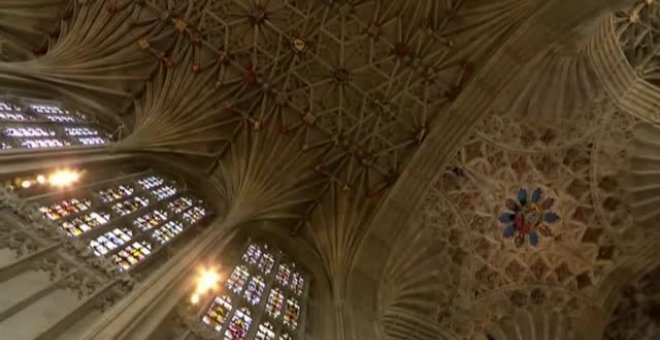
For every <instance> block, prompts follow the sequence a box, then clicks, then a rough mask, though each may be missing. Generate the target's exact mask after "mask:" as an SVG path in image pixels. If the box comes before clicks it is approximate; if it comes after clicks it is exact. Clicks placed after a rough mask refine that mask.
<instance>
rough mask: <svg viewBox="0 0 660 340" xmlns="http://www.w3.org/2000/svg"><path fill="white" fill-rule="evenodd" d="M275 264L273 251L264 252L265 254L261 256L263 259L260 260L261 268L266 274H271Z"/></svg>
mask: <svg viewBox="0 0 660 340" xmlns="http://www.w3.org/2000/svg"><path fill="white" fill-rule="evenodd" d="M274 264H275V257H274V256H273V254H271V253H266V252H264V255H263V256H262V257H261V260H259V266H258V267H259V270H261V271H262V272H263V273H264V274H266V275H268V274H270V271H271V270H272V269H273V265H274Z"/></svg>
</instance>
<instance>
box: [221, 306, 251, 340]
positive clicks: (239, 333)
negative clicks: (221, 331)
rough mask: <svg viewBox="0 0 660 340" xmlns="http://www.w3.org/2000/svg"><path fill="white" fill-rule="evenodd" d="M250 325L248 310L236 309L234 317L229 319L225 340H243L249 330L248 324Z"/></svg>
mask: <svg viewBox="0 0 660 340" xmlns="http://www.w3.org/2000/svg"><path fill="white" fill-rule="evenodd" d="M251 323H252V317H251V316H250V310H249V309H247V308H241V309H238V310H237V311H236V312H235V313H234V316H233V317H232V318H231V322H230V323H229V327H227V331H226V332H225V339H227V340H243V339H245V337H246V336H247V333H248V331H249V330H250V324H251Z"/></svg>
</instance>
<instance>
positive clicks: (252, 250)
mask: <svg viewBox="0 0 660 340" xmlns="http://www.w3.org/2000/svg"><path fill="white" fill-rule="evenodd" d="M260 256H261V248H260V247H259V246H258V245H256V244H251V245H250V246H248V249H247V250H246V251H245V254H243V261H245V262H247V263H249V264H255V263H257V260H259V257H260Z"/></svg>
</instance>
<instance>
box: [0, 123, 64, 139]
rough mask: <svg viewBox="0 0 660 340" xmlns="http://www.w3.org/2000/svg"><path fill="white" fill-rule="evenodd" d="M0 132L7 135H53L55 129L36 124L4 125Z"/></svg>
mask: <svg viewBox="0 0 660 340" xmlns="http://www.w3.org/2000/svg"><path fill="white" fill-rule="evenodd" d="M2 134H3V135H4V136H7V137H53V136H55V131H53V130H50V129H46V128H42V127H36V126H20V127H19V126H17V127H5V128H3V129H2Z"/></svg>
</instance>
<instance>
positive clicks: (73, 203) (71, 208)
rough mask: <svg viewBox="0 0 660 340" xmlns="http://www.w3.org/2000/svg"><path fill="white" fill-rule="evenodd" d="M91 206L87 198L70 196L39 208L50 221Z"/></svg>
mask: <svg viewBox="0 0 660 340" xmlns="http://www.w3.org/2000/svg"><path fill="white" fill-rule="evenodd" d="M91 206H92V202H91V201H90V200H88V199H77V198H71V199H67V200H63V201H61V202H59V203H55V204H53V205H50V206H44V207H41V208H39V210H40V211H41V212H42V213H43V214H44V216H46V217H47V218H48V219H49V220H51V221H56V220H59V219H60V218H63V217H67V216H69V215H73V214H77V213H79V212H81V211H85V210H87V209H89V208H90V207H91Z"/></svg>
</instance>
